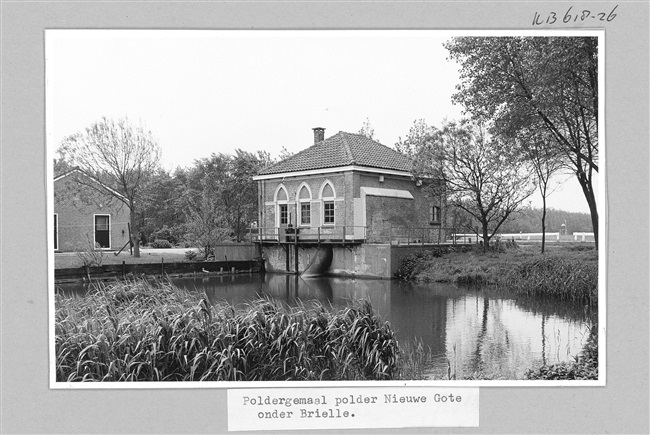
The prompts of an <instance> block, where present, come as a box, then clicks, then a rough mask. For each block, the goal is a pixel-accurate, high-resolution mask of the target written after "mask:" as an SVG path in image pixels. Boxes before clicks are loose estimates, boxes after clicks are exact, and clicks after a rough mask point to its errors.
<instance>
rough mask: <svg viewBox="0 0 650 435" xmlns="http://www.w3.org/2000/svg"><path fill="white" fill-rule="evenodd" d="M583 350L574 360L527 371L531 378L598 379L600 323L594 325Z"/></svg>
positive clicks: (528, 376)
mask: <svg viewBox="0 0 650 435" xmlns="http://www.w3.org/2000/svg"><path fill="white" fill-rule="evenodd" d="M589 332H590V333H589V338H588V339H587V342H586V343H585V345H584V348H583V349H582V352H580V354H578V355H577V356H575V357H574V361H572V362H565V363H559V364H553V365H545V366H542V367H539V368H536V369H534V370H529V371H528V372H527V373H526V379H531V380H597V379H598V325H592V326H591V328H590V330H589Z"/></svg>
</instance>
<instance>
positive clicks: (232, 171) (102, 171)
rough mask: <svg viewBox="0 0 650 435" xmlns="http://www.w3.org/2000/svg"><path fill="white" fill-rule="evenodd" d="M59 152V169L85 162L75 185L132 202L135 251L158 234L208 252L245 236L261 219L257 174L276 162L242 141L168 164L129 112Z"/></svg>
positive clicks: (78, 135) (69, 140) (79, 135)
mask: <svg viewBox="0 0 650 435" xmlns="http://www.w3.org/2000/svg"><path fill="white" fill-rule="evenodd" d="M57 153H58V158H56V159H55V161H54V172H55V174H57V175H58V174H61V173H64V172H66V171H69V170H71V169H73V168H78V169H81V170H82V171H83V173H84V174H85V175H87V176H78V177H76V179H77V181H78V184H77V186H79V187H86V188H90V189H93V190H94V191H97V192H98V193H99V194H101V195H103V196H104V197H108V198H111V199H112V201H113V202H121V203H122V204H123V205H124V206H126V207H128V209H129V211H130V215H131V218H130V228H131V242H132V244H133V247H134V256H136V257H137V256H139V255H140V245H141V244H151V243H156V241H159V242H163V241H165V242H169V244H170V245H183V246H192V247H199V248H201V249H202V250H203V253H204V256H205V257H206V258H207V257H209V255H210V253H211V249H212V247H213V246H214V245H215V244H218V243H227V242H241V241H243V240H244V239H245V237H246V234H247V232H248V228H249V227H250V224H251V223H252V222H254V221H256V220H257V212H258V202H257V201H258V198H257V196H258V194H257V183H256V182H254V181H253V179H252V177H253V176H254V175H256V174H257V173H258V172H259V170H260V169H262V168H263V167H265V166H267V165H269V164H271V163H272V162H273V160H272V158H271V156H270V154H269V153H268V152H266V151H257V152H248V151H242V150H239V149H237V150H235V152H234V154H226V153H213V154H211V155H210V156H209V157H205V158H201V159H197V160H195V161H194V164H193V165H191V166H190V167H185V168H183V167H178V168H176V169H175V170H173V171H167V170H165V169H163V168H162V167H161V166H160V156H161V152H160V146H159V144H158V142H157V140H156V139H155V137H154V136H153V134H152V133H151V132H150V131H148V130H146V129H145V128H144V127H143V126H142V125H139V124H133V123H132V122H130V121H129V120H128V119H126V118H125V119H120V120H117V121H115V120H111V119H107V118H103V119H101V120H100V121H98V122H96V123H93V124H92V125H91V126H89V127H88V128H86V129H85V131H83V132H79V133H76V134H74V135H72V136H69V137H67V138H66V139H64V141H63V142H62V143H61V145H60V147H59V148H58V150H57ZM95 180H96V181H100V183H96V182H94V181H95ZM72 186H74V185H72ZM66 194H68V195H73V194H75V192H66Z"/></svg>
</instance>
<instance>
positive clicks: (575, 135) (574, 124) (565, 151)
mask: <svg viewBox="0 0 650 435" xmlns="http://www.w3.org/2000/svg"><path fill="white" fill-rule="evenodd" d="M445 47H446V48H447V50H449V52H450V57H451V59H454V60H456V61H457V62H458V63H459V64H460V66H461V70H460V78H461V81H460V84H459V85H458V86H457V89H458V92H457V93H456V94H455V95H454V97H453V100H454V101H455V102H457V103H460V104H462V105H463V106H464V107H465V109H466V111H467V112H468V113H470V114H472V115H473V116H474V117H477V118H479V119H483V120H486V119H488V120H493V121H494V130H493V132H494V133H495V134H498V135H503V136H506V137H510V138H516V137H517V136H518V134H519V133H520V132H521V131H522V130H527V131H533V130H546V131H547V132H548V134H550V135H551V136H553V138H554V139H555V140H553V141H548V142H547V143H546V145H548V146H553V147H556V148H557V149H558V151H559V152H560V153H561V154H562V155H563V158H564V160H565V162H566V163H567V165H569V166H570V167H571V170H572V171H573V172H574V173H575V175H576V177H577V178H578V182H579V183H580V186H581V187H582V191H583V193H584V195H585V198H586V200H587V204H588V205H589V210H590V212H591V221H592V228H593V231H594V235H595V237H596V245H597V244H598V211H597V207H596V197H595V191H594V187H593V177H594V173H597V172H598V47H597V38H595V37H550V38H549V37H462V38H452V40H450V41H448V42H447V43H446V44H445Z"/></svg>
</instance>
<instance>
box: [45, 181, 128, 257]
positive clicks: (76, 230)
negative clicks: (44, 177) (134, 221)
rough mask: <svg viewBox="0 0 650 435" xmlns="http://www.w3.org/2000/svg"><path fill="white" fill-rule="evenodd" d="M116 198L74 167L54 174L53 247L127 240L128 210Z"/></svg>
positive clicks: (106, 245) (116, 244) (114, 244)
mask: <svg viewBox="0 0 650 435" xmlns="http://www.w3.org/2000/svg"><path fill="white" fill-rule="evenodd" d="M94 183H96V184H97V186H96V187H93V184H94ZM101 190H104V191H111V192H112V193H113V195H109V194H105V193H102V192H101ZM116 196H117V197H116ZM119 197H121V195H120V194H119V193H118V192H114V191H112V190H111V189H110V188H109V187H108V186H105V185H103V184H102V183H101V182H100V181H99V180H97V179H95V178H94V177H92V176H90V175H88V174H86V173H85V172H84V171H82V170H80V169H77V168H75V169H72V170H70V171H67V172H65V173H63V174H60V175H58V176H56V177H54V250H55V251H57V252H75V251H87V250H89V249H104V250H119V249H121V248H122V247H124V246H125V245H126V244H127V243H128V242H129V217H130V213H129V209H128V207H127V206H126V205H125V204H124V203H123V202H122V201H121V200H120V199H119Z"/></svg>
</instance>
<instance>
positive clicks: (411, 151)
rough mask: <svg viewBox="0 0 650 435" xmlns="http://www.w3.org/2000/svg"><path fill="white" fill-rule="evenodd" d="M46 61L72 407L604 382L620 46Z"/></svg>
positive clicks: (543, 44) (65, 370)
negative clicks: (170, 391) (609, 175)
mask: <svg viewBox="0 0 650 435" xmlns="http://www.w3.org/2000/svg"><path fill="white" fill-rule="evenodd" d="M45 44H46V116H47V123H46V125H47V144H48V151H49V152H50V153H51V154H50V155H51V163H52V185H51V195H50V200H51V203H50V205H51V208H50V213H49V216H48V219H50V225H49V226H50V236H49V239H50V240H49V243H50V244H51V245H50V246H51V250H50V252H51V255H52V260H53V261H52V266H53V267H52V271H51V273H52V279H53V285H52V287H51V292H52V294H51V298H52V303H51V307H50V308H51V310H52V313H51V321H52V322H53V324H52V327H51V332H52V337H51V340H53V346H52V347H51V352H52V353H53V355H52V356H51V364H52V366H51V374H50V376H51V382H52V387H54V388H57V387H65V388H69V387H70V384H71V383H84V382H88V383H90V384H91V385H93V388H97V385H96V383H97V382H100V383H102V384H103V385H102V386H106V387H110V385H111V384H114V383H119V382H129V383H131V384H130V385H133V386H138V387H140V385H139V384H135V382H149V384H147V386H148V387H150V386H156V384H158V383H160V384H158V385H159V386H166V385H167V384H168V383H178V382H214V383H215V386H219V385H220V384H221V385H224V386H225V385H229V386H232V384H230V382H236V381H239V382H244V383H246V382H257V381H302V382H315V381H317V382H320V381H326V382H337V381H369V380H370V381H387V382H388V381H412V382H415V384H414V385H426V384H430V383H432V385H435V383H436V382H447V385H449V384H450V382H451V384H458V385H511V386H512V385H526V384H529V385H536V384H539V383H542V384H543V383H552V384H553V385H579V386H585V385H603V384H604V381H605V369H606V368H605V366H604V364H603V363H604V360H603V359H602V353H603V346H604V335H603V334H602V332H603V331H604V328H605V316H604V313H605V307H604V304H603V302H602V301H603V295H604V293H603V292H604V286H603V285H602V279H603V275H602V272H604V271H603V269H602V268H600V267H599V265H600V264H602V263H601V261H602V260H603V255H602V252H604V251H603V248H604V244H605V240H604V239H603V238H602V236H601V233H600V232H599V218H600V220H601V221H602V217H603V208H602V202H603V201H604V191H603V189H599V182H600V180H602V179H603V175H604V174H603V172H604V171H603V167H604V166H603V155H604V153H603V152H602V150H603V147H604V143H603V142H604V141H603V134H602V120H601V118H602V115H603V109H602V104H601V103H602V99H601V98H599V96H601V95H602V83H601V77H602V67H603V65H604V62H603V52H602V50H601V48H602V46H603V44H604V33H603V32H594V31H581V32H566V31H565V32H549V31H545V32H542V31H539V32H474V33H472V32H458V31H456V32H451V31H447V32H443V31H410V30H399V31H397V30H395V31H388V30H386V31H365V30H362V31H180V30H179V31H173V30H171V31H159V30H131V31H129V30H48V31H47V32H46V34H45ZM599 121H601V122H599ZM599 126H601V127H600V128H599ZM601 228H602V224H601ZM152 381H153V382H154V383H153V384H152V383H151V382H152ZM263 385H268V383H265V384H263ZM307 385H318V383H314V384H312V383H310V384H307ZM344 385H347V384H344ZM351 385H354V384H351ZM387 385H390V383H388V384H387Z"/></svg>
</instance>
